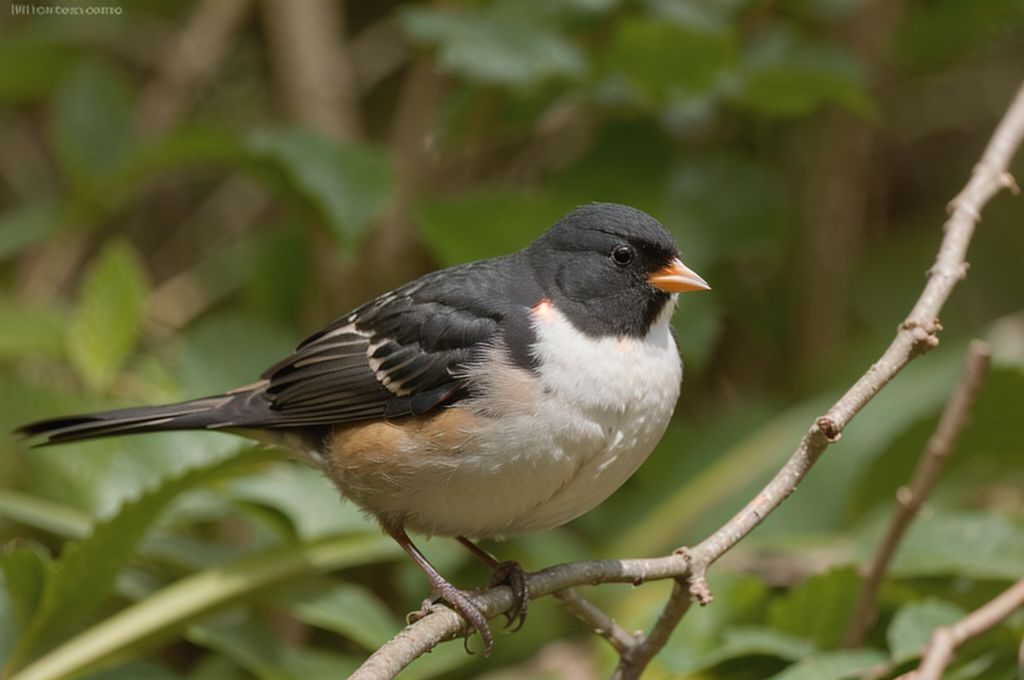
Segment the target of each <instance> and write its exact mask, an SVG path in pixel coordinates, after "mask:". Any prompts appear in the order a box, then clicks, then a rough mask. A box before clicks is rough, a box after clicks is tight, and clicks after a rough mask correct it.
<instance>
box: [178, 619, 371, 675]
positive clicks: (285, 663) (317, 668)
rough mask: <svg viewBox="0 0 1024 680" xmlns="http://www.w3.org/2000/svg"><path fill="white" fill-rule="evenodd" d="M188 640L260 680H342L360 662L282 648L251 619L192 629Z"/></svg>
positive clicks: (317, 651)
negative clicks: (223, 657) (320, 679)
mask: <svg viewBox="0 0 1024 680" xmlns="http://www.w3.org/2000/svg"><path fill="white" fill-rule="evenodd" d="M188 637H189V639H190V640H192V641H193V642H195V643H197V644H201V645H203V646H205V647H209V648H210V649H214V650H217V651H218V652H220V653H222V654H224V656H226V657H228V658H229V659H231V660H232V661H234V662H236V663H237V664H238V665H240V666H242V667H243V668H245V669H246V670H248V671H249V672H250V673H252V674H253V675H255V676H256V677H257V678H260V680H304V679H305V678H344V677H348V676H349V675H351V673H352V672H353V671H355V669H356V668H358V666H359V659H355V658H352V657H346V656H342V655H340V654H337V653H333V652H328V651H326V650H321V649H316V648H315V647H307V646H303V647H291V646H286V645H283V644H281V642H280V641H279V640H278V638H277V637H276V636H275V635H274V633H273V631H271V630H270V629H269V628H268V627H267V626H266V625H265V624H264V623H262V622H260V621H256V620H252V619H246V620H244V621H238V620H234V619H228V620H227V621H225V622H218V623H216V624H197V625H193V626H190V627H189V630H188Z"/></svg>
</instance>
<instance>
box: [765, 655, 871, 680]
mask: <svg viewBox="0 0 1024 680" xmlns="http://www.w3.org/2000/svg"><path fill="white" fill-rule="evenodd" d="M886 660H887V659H886V657H885V655H884V654H882V653H881V652H879V651H877V650H874V649H853V650H849V651H840V652H824V653H822V654H818V655H817V656H812V657H809V658H806V659H804V660H803V661H800V662H798V663H795V664H793V665H792V666H790V667H789V668H787V669H786V670H784V671H782V672H781V673H779V674H777V675H773V676H772V677H771V680H845V679H846V678H859V677H861V676H862V675H863V674H864V673H866V672H867V671H869V670H871V669H874V668H877V667H879V666H882V665H883V664H885V662H886Z"/></svg>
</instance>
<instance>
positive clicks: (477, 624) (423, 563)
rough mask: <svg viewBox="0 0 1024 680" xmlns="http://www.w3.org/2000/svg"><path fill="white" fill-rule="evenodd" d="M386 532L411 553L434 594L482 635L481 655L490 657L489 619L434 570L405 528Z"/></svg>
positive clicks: (390, 529) (492, 643)
mask: <svg viewBox="0 0 1024 680" xmlns="http://www.w3.org/2000/svg"><path fill="white" fill-rule="evenodd" d="M384 530H385V531H387V532H388V534H390V535H391V538H393V539H395V541H396V542H397V543H398V545H400V546H402V549H403V550H405V552H407V553H409V557H411V558H412V559H413V562H415V563H416V566H418V567H419V568H420V571H422V572H423V573H424V574H426V576H427V578H428V579H429V580H430V585H431V586H432V587H433V589H434V593H435V594H437V596H438V597H440V598H441V599H442V600H444V601H445V602H447V603H448V604H449V605H451V607H452V609H454V610H455V611H457V612H458V613H459V614H461V615H462V617H463V618H464V619H466V621H468V622H469V624H470V625H471V626H473V628H475V629H476V631H477V632H478V633H480V637H481V638H483V641H484V649H483V652H481V654H482V655H483V656H488V655H490V653H491V648H492V647H494V637H493V636H492V635H491V629H490V628H489V627H488V626H487V619H486V618H485V617H484V615H483V614H482V613H481V612H480V610H479V609H477V607H476V605H474V604H473V602H472V601H471V600H470V599H469V597H467V596H466V593H464V592H463V591H461V590H459V589H458V588H456V587H455V586H453V585H452V584H451V583H449V582H448V581H446V580H445V578H444V577H443V576H441V574H439V573H438V571H437V569H434V565H432V564H431V563H430V561H429V560H428V559H427V558H426V556H425V555H424V554H423V553H421V552H420V550H419V548H417V547H416V545H415V544H414V543H413V542H412V539H410V538H409V535H408V534H406V533H405V529H404V528H402V527H401V526H398V527H384ZM467 651H468V648H467Z"/></svg>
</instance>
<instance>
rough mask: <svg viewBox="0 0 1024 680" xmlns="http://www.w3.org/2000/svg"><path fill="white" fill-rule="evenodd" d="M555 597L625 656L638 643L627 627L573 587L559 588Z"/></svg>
mask: <svg viewBox="0 0 1024 680" xmlns="http://www.w3.org/2000/svg"><path fill="white" fill-rule="evenodd" d="M555 597H557V598H558V599H559V600H561V601H562V602H563V603H564V604H565V608H566V609H568V610H569V611H570V612H571V613H572V614H573V615H574V616H575V617H576V618H578V619H579V620H581V621H583V623H586V624H588V625H590V626H591V627H592V628H593V629H594V632H595V633H597V634H598V635H600V636H601V637H603V638H604V639H605V640H607V641H608V644H610V645H611V646H612V647H613V648H614V649H615V651H616V652H618V653H619V655H620V656H624V655H625V654H626V653H627V652H628V651H629V649H630V648H631V647H633V645H634V644H636V638H634V637H633V636H632V635H630V634H629V633H628V632H627V631H626V629H625V628H623V627H622V626H620V625H619V624H617V623H616V622H615V620H614V619H613V618H612V617H610V616H608V615H607V614H605V613H604V612H603V611H601V610H600V608H598V606H597V605H595V604H594V603H593V602H591V601H590V600H588V599H586V598H585V597H583V596H582V595H580V594H579V593H577V592H576V591H575V590H574V589H573V588H566V589H565V590H559V591H558V592H556V593H555Z"/></svg>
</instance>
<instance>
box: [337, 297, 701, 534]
mask: <svg viewBox="0 0 1024 680" xmlns="http://www.w3.org/2000/svg"><path fill="white" fill-rule="evenodd" d="M673 307H674V303H672V304H669V305H667V306H666V309H665V311H664V312H663V313H662V314H661V316H660V317H659V318H658V319H657V322H656V323H655V324H654V326H653V327H652V328H651V330H650V332H649V333H648V334H647V336H646V337H643V338H623V339H620V338H591V337H587V336H585V335H583V334H582V333H580V332H579V331H577V330H576V329H575V328H573V326H572V324H571V323H569V321H568V320H567V319H565V317H563V316H562V315H561V314H559V313H558V312H557V311H555V310H554V309H551V308H547V309H542V310H539V311H540V312H541V313H539V314H537V315H536V316H535V330H536V333H537V337H538V343H537V345H536V347H537V348H542V349H537V350H536V352H537V359H538V360H539V362H540V365H541V370H540V375H541V376H542V380H541V381H540V383H539V384H538V382H537V381H534V380H530V379H528V378H527V376H528V373H527V372H526V371H525V370H524V369H520V368H515V367H513V366H510V365H504V366H503V367H502V368H501V369H500V370H498V371H493V370H490V371H488V372H486V373H480V374H475V375H474V374H473V373H470V374H469V375H468V377H469V378H470V379H471V380H473V381H475V382H476V385H475V387H476V388H477V390H478V391H479V392H480V393H482V394H483V395H485V396H483V397H481V398H480V399H476V400H469V402H468V403H465V406H466V407H467V408H469V409H470V410H474V411H476V412H477V413H478V414H479V415H481V416H484V420H485V421H486V422H487V425H486V427H485V428H483V429H481V430H480V431H476V432H468V433H466V434H467V439H466V443H465V445H464V446H462V447H460V448H461V449H462V450H461V451H459V452H458V453H457V455H450V454H449V455H430V454H426V452H423V451H420V452H419V456H418V457H417V460H418V461H420V462H419V463H417V468H418V470H417V471H416V477H417V480H416V484H415V489H411V488H409V485H406V484H403V485H402V486H403V492H402V493H401V494H388V495H387V498H388V499H389V500H387V501H386V502H385V499H384V495H381V494H373V493H371V494H366V495H363V497H362V498H361V499H360V502H361V503H362V504H364V505H365V506H366V507H367V509H369V510H370V511H371V512H374V513H375V514H378V515H381V514H387V515H388V516H401V517H403V520H404V522H405V524H406V525H407V526H408V527H410V528H412V529H415V530H418V531H422V532H425V533H428V534H439V535H466V536H471V537H477V538H484V537H492V536H501V535H507V534H511V533H516V532H519V531H525V530H530V529H546V528H551V527H555V526H559V525H561V524H564V523H565V522H568V521H569V520H571V519H573V518H575V517H577V516H579V515H581V514H583V513H585V512H586V511H588V510H590V509H591V508H593V507H594V506H596V505H597V504H598V503H600V502H601V501H603V500H604V499H605V498H607V497H608V496H609V495H611V494H612V492H613V491H615V490H616V489H617V488H618V487H619V486H621V485H622V483H623V482H625V481H626V480H627V479H628V478H629V476H630V475H632V474H633V472H634V471H635V470H636V469H637V467H639V466H640V464H641V463H643V461H644V460H645V459H646V458H647V456H648V454H650V452H651V450H653V448H654V446H655V445H656V444H657V443H658V441H659V440H660V439H661V436H662V434H663V433H664V431H665V428H666V427H667V425H668V422H669V419H670V418H671V416H672V412H673V410H674V409H675V404H676V399H677V398H678V396H679V388H680V382H681V380H682V364H681V362H680V360H679V354H678V350H677V348H676V343H675V340H674V338H673V337H672V333H671V330H670V327H669V319H670V318H671V315H672V311H673ZM496 351H500V348H496ZM492 368H493V364H492ZM462 405H463V404H460V406H462ZM424 454H426V455H424ZM420 466H422V467H420ZM410 481H412V480H410ZM342 486H343V487H344V484H342ZM385 505H386V506H387V507H385ZM375 506H376V507H375Z"/></svg>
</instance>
